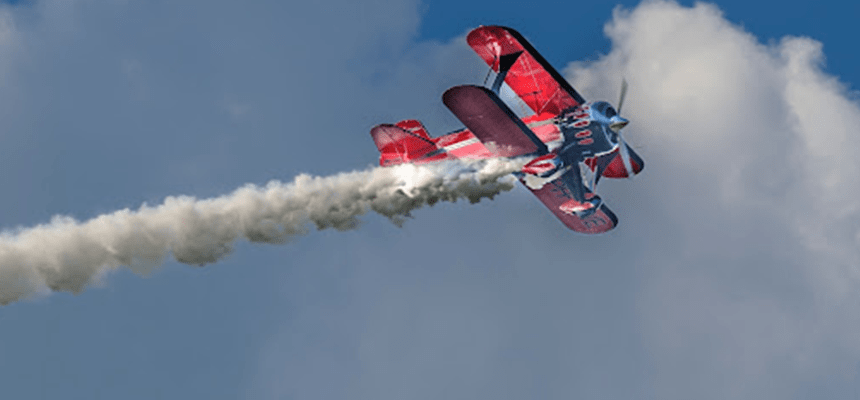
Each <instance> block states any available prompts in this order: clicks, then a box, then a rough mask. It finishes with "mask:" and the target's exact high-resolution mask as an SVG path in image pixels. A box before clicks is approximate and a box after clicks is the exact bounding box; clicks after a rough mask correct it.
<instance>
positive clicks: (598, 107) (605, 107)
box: [591, 101, 618, 119]
mask: <svg viewBox="0 0 860 400" xmlns="http://www.w3.org/2000/svg"><path fill="white" fill-rule="evenodd" d="M591 109H592V110H595V111H597V112H599V113H600V114H603V115H604V116H606V118H607V119H609V118H612V117H614V116H616V115H618V113H617V112H615V109H614V108H612V106H611V105H610V104H609V103H607V102H605V101H598V102H595V103H594V104H592V105H591Z"/></svg>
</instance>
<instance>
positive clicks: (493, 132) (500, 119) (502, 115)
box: [442, 85, 547, 157]
mask: <svg viewBox="0 0 860 400" xmlns="http://www.w3.org/2000/svg"><path fill="white" fill-rule="evenodd" d="M442 102H443V103H445V106H446V107H448V109H450V110H451V112H452V113H454V115H456V116H457V118H458V119H460V121H461V122H462V123H463V124H464V125H466V128H468V129H469V130H470V131H472V133H473V134H474V135H475V136H476V137H477V138H478V139H479V140H480V141H481V142H482V143H483V144H484V146H485V147H486V148H487V149H488V150H490V151H491V152H493V153H494V154H495V155H497V156H500V157H516V156H521V155H523V154H533V153H540V154H545V153H546V152H547V148H546V145H545V144H544V143H543V142H542V141H541V140H540V139H539V138H538V137H537V136H536V135H535V134H534V132H532V131H531V129H529V128H528V127H527V126H526V125H525V124H524V123H523V121H522V120H521V119H519V117H517V116H516V115H515V114H514V112H513V111H511V109H510V108H508V106H507V105H505V103H504V102H503V101H502V99H500V98H499V96H496V94H495V93H493V92H491V91H490V90H488V89H486V88H482V87H480V86H472V85H464V86H455V87H452V88H451V89H448V91H446V92H445V94H444V95H443V96H442Z"/></svg>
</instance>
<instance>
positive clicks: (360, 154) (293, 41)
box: [0, 0, 860, 399]
mask: <svg viewBox="0 0 860 400" xmlns="http://www.w3.org/2000/svg"><path fill="white" fill-rule="evenodd" d="M801 3H802V2H798V4H791V3H779V7H777V8H773V7H768V6H764V5H760V4H750V3H749V2H734V1H728V2H719V3H716V4H713V5H699V6H696V8H695V9H693V8H690V7H693V4H692V3H689V2H684V3H681V5H675V4H674V3H653V2H652V3H649V4H647V5H645V6H640V5H639V3H637V2H628V3H621V4H620V7H621V10H626V11H621V13H620V14H618V16H617V17H615V18H616V19H615V20H614V21H615V22H612V23H611V24H610V25H609V26H610V29H608V30H607V31H604V26H605V25H606V24H607V23H610V21H613V18H614V17H613V9H616V7H619V6H618V5H616V4H615V3H601V2H581V3H577V2H568V3H564V4H558V3H556V2H540V1H538V2H530V3H529V4H528V5H525V4H523V3H517V2H470V3H468V4H464V3H463V2H447V1H444V2H418V1H412V0H380V1H372V2H364V3H362V4H355V3H354V2H346V1H338V0H331V1H326V2H320V4H315V5H311V4H303V5H302V6H301V7H297V6H295V5H289V4H286V3H284V2H263V1H261V2H255V3H252V4H249V3H240V2H229V1H188V2H182V3H181V4H177V2H168V1H146V2H144V1H124V2H90V1H27V2H11V3H10V2H6V3H5V4H4V5H3V6H2V8H0V10H2V12H0V132H2V135H0V166H2V170H3V171H6V172H5V173H3V174H0V185H2V187H4V188H5V189H6V190H4V194H5V195H4V196H2V198H0V206H2V209H3V210H5V212H4V213H2V218H1V219H0V225H2V226H3V227H5V228H7V229H11V230H14V229H16V227H29V226H34V225H37V224H43V223H47V222H48V221H50V219H51V217H52V216H54V215H57V214H62V215H70V216H72V217H74V218H77V219H79V220H85V219H89V218H92V217H95V216H98V215H100V214H104V213H108V212H112V211H114V210H117V209H122V208H132V209H135V208H137V207H138V206H140V204H141V203H143V202H147V203H149V204H158V203H160V202H161V201H162V199H163V198H164V197H166V196H171V195H178V194H189V195H193V196H197V197H199V198H206V197H212V196H217V195H221V194H224V193H228V192H230V191H232V190H234V189H235V188H237V187H239V186H241V185H244V184H246V183H249V182H250V183H256V184H263V183H265V182H267V181H269V180H271V179H280V180H285V181H288V180H291V179H292V177H293V176H295V175H296V174H298V173H302V172H306V173H311V174H316V175H329V174H335V173H338V172H341V171H348V170H353V169H363V168H366V167H368V166H370V165H373V164H375V163H376V160H377V157H378V154H377V151H376V149H375V147H374V146H373V144H372V142H371V141H370V138H369V135H368V131H369V129H370V127H372V126H373V125H375V124H377V123H380V122H393V121H396V120H398V119H402V118H418V119H421V120H423V121H424V122H425V124H426V125H427V127H428V129H429V130H430V132H431V134H437V135H438V134H441V133H444V132H446V131H447V130H449V129H453V128H456V127H457V126H458V122H457V121H456V120H455V119H454V118H453V117H452V116H451V115H449V113H448V111H447V110H446V109H445V108H444V106H443V105H442V104H441V94H442V92H443V91H444V90H445V89H446V88H448V87H450V86H453V85H457V84H462V83H479V82H480V81H481V80H482V79H483V77H484V75H485V74H486V69H485V67H484V66H483V65H482V64H481V62H480V60H479V59H478V58H477V57H475V56H474V55H472V54H471V52H470V50H469V49H468V48H467V47H466V46H465V45H464V43H463V38H462V36H463V35H464V34H465V33H466V32H467V31H468V30H469V29H471V28H473V27H475V26H477V25H479V24H502V25H508V26H512V27H514V28H516V29H517V30H519V31H520V32H522V33H523V34H524V35H525V36H526V37H527V38H529V39H530V40H531V42H532V43H533V44H534V46H535V47H536V48H537V49H538V50H539V51H541V53H542V54H543V55H544V56H545V57H546V58H547V59H548V60H549V61H550V62H551V63H553V64H554V65H555V66H556V67H557V69H559V70H560V71H562V72H563V74H564V75H565V76H566V77H568V78H569V79H570V80H571V82H572V83H573V84H574V86H575V87H577V88H578V90H579V91H580V92H581V93H582V94H583V95H584V96H585V97H586V98H587V99H609V100H611V101H615V98H616V97H615V96H617V82H618V81H619V80H620V75H624V76H626V77H627V78H628V80H629V81H630V82H631V91H630V93H629V99H628V101H629V105H625V111H627V110H629V111H627V112H629V113H630V114H629V117H630V119H631V121H632V123H631V125H630V127H629V128H628V131H629V132H628V133H627V137H628V140H629V141H631V143H633V144H634V145H636V146H639V147H640V150H638V152H639V153H640V154H642V156H643V157H644V158H645V160H646V163H647V164H648V166H647V167H646V169H645V171H644V174H643V175H642V176H641V177H640V178H639V179H637V180H634V181H632V182H628V181H625V182H607V183H604V184H603V186H602V187H601V192H602V195H603V197H604V199H606V201H607V202H608V203H609V205H610V206H611V207H612V208H613V210H615V211H616V213H617V214H618V215H619V218H620V225H619V227H618V228H617V229H616V230H615V231H613V232H612V233H611V234H609V235H603V236H597V237H590V236H583V235H578V234H575V233H571V232H569V231H567V230H566V229H565V228H564V227H563V226H561V224H559V223H558V222H557V221H556V220H555V219H554V218H553V217H552V215H550V214H549V213H548V212H547V211H546V210H545V209H544V208H543V207H542V206H541V205H540V204H539V203H538V202H537V201H536V200H535V199H533V198H532V197H531V195H530V194H529V193H527V192H526V191H525V190H523V189H521V188H518V189H516V190H514V191H513V192H510V193H504V194H503V195H501V196H499V197H497V198H496V199H495V200H493V201H491V202H487V201H484V202H481V203H480V204H478V205H469V204H467V203H465V202H460V203H455V204H447V203H446V204H438V205H435V206H433V207H431V208H426V209H422V210H418V211H417V212H415V213H414V216H415V218H414V219H410V220H409V221H407V223H406V224H405V226H404V227H402V228H398V227H396V226H394V225H393V224H391V223H390V222H389V221H387V220H386V219H384V218H381V217H379V216H377V215H368V216H365V217H363V221H364V223H363V225H362V226H361V227H360V228H359V229H357V230H352V231H345V232H338V231H319V232H311V233H310V234H309V235H307V236H305V237H301V238H298V239H297V240H295V241H293V242H291V243H288V244H286V245H283V246H271V245H258V244H253V245H252V244H248V243H244V242H240V243H238V244H237V245H236V247H235V251H234V252H233V253H232V254H231V255H230V256H228V257H227V258H226V259H224V260H223V261H220V262H218V263H214V264H210V265H208V266H206V267H203V268H198V267H191V266H187V265H183V264H180V263H177V262H175V261H172V260H171V261H168V262H166V263H165V264H164V266H163V267H161V268H159V269H157V270H154V271H152V272H151V273H150V274H149V275H148V276H147V277H145V278H142V277H141V276H138V275H136V274H134V273H131V272H129V271H128V270H126V269H120V270H117V271H115V272H113V273H109V274H107V276H105V277H104V278H103V279H102V282H100V283H97V284H94V285H92V286H91V287H89V288H88V289H86V290H85V291H83V292H82V293H80V294H77V295H72V294H69V293H53V294H50V295H45V296H38V297H36V298H33V299H29V300H25V301H20V302H16V303H12V304H10V305H6V306H3V307H0V397H3V398H22V399H23V398H34V399H41V398H96V399H98V398H105V399H107V398H127V399H138V398H139V399H151V398H189V397H191V398H224V399H235V398H242V399H258V398H264V399H270V398H278V399H280V398H289V399H303V398H323V399H336V398H355V399H358V398H368V399H387V398H392V399H394V398H397V399H402V398H428V399H430V398H434V399H435V398H487V399H489V398H493V399H517V398H551V399H556V398H558V399H562V398H564V399H569V398H577V399H580V398H581V399H622V398H623V399H629V398H649V399H650V398H653V399H657V398H660V399H664V398H668V399H688V398H705V399H710V398H713V399H722V398H730V397H731V398H764V399H771V398H772V399H785V398H798V399H800V398H810V397H816V398H833V399H842V398H853V397H857V396H858V394H860V385H858V383H857V382H858V379H857V376H858V372H860V371H858V368H860V364H858V361H860V340H858V339H857V338H856V336H857V335H856V331H857V329H858V328H860V319H858V318H857V315H860V298H858V297H857V295H856V289H855V288H856V287H857V284H858V283H860V276H858V274H857V266H858V260H860V256H858V254H857V252H856V250H855V248H856V247H857V244H858V243H857V237H858V235H857V232H858V231H857V229H858V228H857V221H860V214H858V210H855V207H854V206H853V203H854V199H855V198H856V195H857V194H860V185H858V182H857V180H856V178H854V177H853V176H852V175H854V173H853V171H854V170H855V167H857V165H856V161H854V156H853V154H852V153H851V152H850V150H849V149H852V148H854V147H855V145H857V144H860V143H858V139H857V138H856V135H853V134H852V133H853V132H856V128H855V127H856V125H854V124H853V123H854V122H855V121H857V120H858V118H860V117H858V116H860V112H858V105H857V102H856V92H855V91H856V83H855V82H858V81H860V76H858V72H857V71H858V70H860V68H858V67H860V58H858V56H857V54H856V52H855V51H853V47H854V46H853V42H852V41H851V38H852V37H854V36H856V32H854V31H855V30H856V29H854V28H853V26H854V25H853V24H854V21H853V19H852V16H855V15H857V10H856V7H857V6H846V5H844V4H843V3H837V2H831V1H825V2H818V3H815V5H814V6H813V5H807V4H806V3H802V4H801ZM709 4H710V3H709ZM851 7H855V9H851ZM718 10H721V11H722V14H720V12H719V11H718ZM643 27H644V28H643ZM607 33H608V34H609V35H608V36H607ZM785 37H808V38H810V39H811V40H812V41H809V40H794V41H792V40H787V39H784V38H785ZM814 41H817V42H820V43H821V44H822V45H823V48H822V50H821V51H822V54H823V57H824V58H823V60H825V61H826V64H823V67H822V68H819V66H821V65H822V64H819V63H818V60H820V59H819V58H816V54H817V53H816V50H815V49H816V42H814ZM577 61H584V63H575V62H577ZM572 63H573V64H572ZM0 268H3V266H0Z"/></svg>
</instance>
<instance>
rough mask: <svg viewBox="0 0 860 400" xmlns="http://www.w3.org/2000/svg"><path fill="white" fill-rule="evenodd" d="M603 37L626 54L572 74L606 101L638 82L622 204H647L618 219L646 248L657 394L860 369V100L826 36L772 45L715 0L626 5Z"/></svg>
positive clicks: (778, 393) (722, 390)
mask: <svg viewBox="0 0 860 400" xmlns="http://www.w3.org/2000/svg"><path fill="white" fill-rule="evenodd" d="M606 33H607V35H608V36H609V37H610V38H611V40H612V43H613V47H612V51H611V52H610V53H609V54H607V55H605V56H603V57H601V58H600V59H599V60H597V61H595V62H592V63H573V64H571V65H570V66H568V68H567V69H566V73H567V75H568V76H569V77H570V78H571V81H572V83H573V85H574V86H575V87H577V88H578V89H579V90H581V91H582V92H584V93H589V94H591V95H592V96H594V95H598V97H600V98H606V99H614V98H616V97H617V94H615V90H616V89H615V88H617V87H618V82H619V81H620V79H621V77H622V76H625V77H626V78H627V79H628V81H629V82H630V85H631V91H630V92H629V95H628V103H627V104H625V107H624V109H625V112H626V113H627V117H629V118H630V119H631V121H632V123H631V125H630V126H629V127H628V128H627V131H628V132H627V136H628V138H629V140H630V141H631V142H633V143H634V145H642V146H644V148H643V149H642V150H641V153H642V154H643V155H644V157H645V159H646V164H647V165H648V167H647V168H646V171H645V174H643V175H642V177H641V179H640V180H639V181H637V182H636V184H635V186H636V187H635V189H630V190H625V191H624V192H623V194H624V195H625V196H628V198H627V199H624V200H615V201H624V202H626V203H629V204H635V205H636V206H635V208H634V207H630V208H634V209H635V210H636V213H637V214H640V215H622V224H623V228H621V229H630V230H633V231H635V232H636V233H637V234H638V235H639V237H638V238H637V239H635V240H641V241H642V245H643V246H645V247H646V250H645V251H643V253H642V254H640V255H639V256H638V257H636V258H633V259H631V260H630V262H633V263H636V264H638V265H641V268H642V269H644V270H645V271H646V272H645V274H646V281H645V282H644V287H643V293H642V299H641V300H642V304H641V306H640V307H641V310H642V315H641V319H642V324H643V326H644V332H645V337H646V339H647V341H646V346H647V347H648V348H649V349H650V350H649V353H651V354H653V357H654V364H655V365H656V366H657V368H656V371H655V372H654V376H655V379H656V386H655V387H656V389H657V393H656V394H657V397H660V398H691V397H695V398H715V399H716V398H738V397H740V398H752V397H755V398H786V397H791V396H792V395H794V394H796V393H797V391H798V390H799V389H800V388H803V387H804V386H803V385H804V384H806V383H807V382H809V381H816V380H817V379H820V378H822V377H824V376H828V375H832V376H837V377H842V378H841V379H846V377H849V378H848V379H851V378H850V377H854V376H856V374H857V367H856V365H857V364H856V363H857V360H858V358H860V339H857V337H856V335H853V332H857V331H858V329H860V319H858V317H857V315H860V308H858V305H860V296H858V295H857V294H856V293H857V292H856V288H857V287H858V285H860V280H858V276H857V273H858V271H857V265H858V261H860V258H858V255H860V254H858V251H857V247H858V246H857V245H858V237H860V236H858V235H860V225H858V224H857V222H858V220H860V212H858V211H860V210H858V207H857V205H856V204H857V203H856V200H855V199H856V198H857V196H858V195H860V181H858V179H860V178H858V174H857V172H856V171H858V168H857V167H858V165H857V163H858V161H857V158H856V156H855V155H854V149H855V148H857V147H858V146H860V136H858V135H857V126H860V107H858V104H857V102H856V101H854V100H852V99H851V98H850V96H849V94H848V92H847V90H846V87H845V85H844V84H842V83H840V82H839V81H838V80H837V78H835V77H833V76H830V75H828V74H827V73H826V72H825V71H824V69H823V62H822V60H823V58H824V56H823V53H822V46H821V43H819V42H816V41H815V40H813V39H810V38H797V37H786V38H783V39H782V40H781V41H780V42H779V43H774V44H769V45H763V44H761V43H760V42H759V41H758V39H757V38H756V37H754V36H752V35H751V34H749V33H748V32H745V31H744V30H743V29H741V28H740V27H738V26H736V25H734V24H732V23H730V22H728V21H727V20H726V19H725V18H724V17H723V15H722V13H721V12H720V10H719V9H718V8H717V7H715V6H713V5H708V4H697V5H696V6H695V7H692V8H686V7H681V6H679V5H677V4H675V3H670V2H660V1H654V2H647V3H644V4H642V5H640V6H639V7H637V8H635V9H634V10H629V11H628V10H620V9H619V10H616V12H615V15H614V17H613V20H612V21H611V22H610V23H609V24H608V25H607V26H606ZM615 197H617V196H615ZM607 198H608V199H609V200H610V201H612V200H613V199H612V197H608V196H607ZM644 213H648V214H652V215H651V216H646V215H642V214H644ZM837 379H839V378H837Z"/></svg>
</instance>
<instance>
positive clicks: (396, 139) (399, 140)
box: [370, 120, 446, 166]
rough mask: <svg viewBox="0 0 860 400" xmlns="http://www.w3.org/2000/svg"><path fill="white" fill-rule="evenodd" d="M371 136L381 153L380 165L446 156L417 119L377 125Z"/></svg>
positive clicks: (429, 159) (371, 131)
mask: <svg viewBox="0 0 860 400" xmlns="http://www.w3.org/2000/svg"><path fill="white" fill-rule="evenodd" d="M370 136H371V137H373V142H374V143H376V147H377V148H378V149H379V152H380V153H381V154H380V156H379V165H382V166H388V165H397V164H403V163H406V162H411V161H416V160H421V161H431V160H437V159H443V158H445V156H446V155H445V152H444V151H441V150H439V148H438V147H437V146H436V144H435V143H433V141H432V140H430V135H428V134H427V130H426V129H424V126H423V125H421V123H420V122H418V121H416V120H405V121H400V122H398V123H397V124H396V125H391V124H380V125H377V126H375V127H374V128H373V129H371V130H370ZM437 150H439V151H437Z"/></svg>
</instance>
